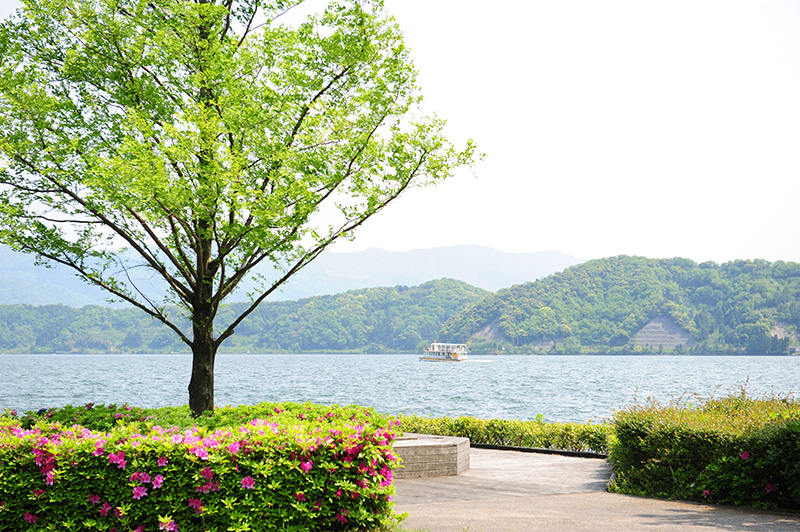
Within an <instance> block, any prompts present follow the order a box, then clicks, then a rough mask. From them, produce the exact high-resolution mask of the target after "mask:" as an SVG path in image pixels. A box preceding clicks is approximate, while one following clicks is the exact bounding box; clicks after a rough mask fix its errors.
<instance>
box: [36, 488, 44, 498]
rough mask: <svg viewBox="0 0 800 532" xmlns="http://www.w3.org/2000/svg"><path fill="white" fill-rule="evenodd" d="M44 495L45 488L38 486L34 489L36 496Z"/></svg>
mask: <svg viewBox="0 0 800 532" xmlns="http://www.w3.org/2000/svg"><path fill="white" fill-rule="evenodd" d="M42 495H44V490H42V489H39V488H36V489H35V490H33V496H34V497H41V496H42Z"/></svg>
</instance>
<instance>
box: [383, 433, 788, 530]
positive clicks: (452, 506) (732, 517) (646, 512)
mask: <svg viewBox="0 0 800 532" xmlns="http://www.w3.org/2000/svg"><path fill="white" fill-rule="evenodd" d="M610 477H611V467H610V465H609V464H608V463H606V462H605V461H604V460H599V459H592V458H572V457H564V456H558V455H547V454H537V453H522V452H516V451H496V450H486V449H475V448H472V449H471V450H470V469H469V470H468V471H466V472H465V473H462V474H461V475H458V476H449V477H434V478H421V479H397V480H395V486H396V488H397V495H396V496H395V497H394V500H395V502H396V510H397V512H398V513H408V517H407V519H406V520H405V521H404V523H403V526H404V527H405V528H407V529H409V530H427V531H430V532H462V531H465V530H468V531H469V532H528V531H536V532H550V531H559V532H563V531H566V532H570V531H574V532H584V531H586V532H590V531H591V532H604V531H608V532H612V531H613V532H629V531H653V532H662V531H663V532H668V531H670V532H671V531H679V530H680V531H681V532H717V531H721V532H722V531H724V532H800V515H794V514H783V513H775V512H761V511H755V510H743V509H739V508H730V507H720V506H709V505H702V504H694V503H688V502H676V501H663V500H658V499H645V498H640V497H630V496H626V495H618V494H612V493H607V492H606V491H605V487H606V484H607V482H608V480H609V479H610Z"/></svg>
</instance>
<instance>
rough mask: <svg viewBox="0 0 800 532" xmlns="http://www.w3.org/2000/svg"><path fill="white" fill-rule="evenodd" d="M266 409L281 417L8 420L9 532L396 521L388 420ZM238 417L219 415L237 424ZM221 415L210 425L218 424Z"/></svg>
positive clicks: (0, 446)
mask: <svg viewBox="0 0 800 532" xmlns="http://www.w3.org/2000/svg"><path fill="white" fill-rule="evenodd" d="M95 408H99V407H92V408H89V409H88V410H93V409H95ZM268 408H269V409H271V414H272V415H265V417H263V418H259V417H256V418H252V419H247V420H242V421H241V422H240V423H238V424H236V425H228V426H217V427H214V428H209V427H205V426H201V425H199V424H198V425H195V426H192V427H188V428H180V427H178V426H172V427H170V428H162V427H161V426H159V425H153V424H152V421H150V422H149V423H148V424H146V426H145V422H143V421H138V420H137V421H136V422H134V423H124V420H122V421H120V422H119V423H118V425H117V426H116V427H115V428H114V429H112V430H111V431H109V432H104V431H96V430H92V429H90V428H87V427H84V426H81V425H77V424H75V425H66V424H63V423H57V422H52V419H53V417H54V416H55V414H54V415H53V416H51V417H50V419H46V420H42V421H38V422H36V423H35V424H33V425H32V426H30V427H29V428H25V427H23V423H22V422H21V420H19V419H16V418H15V417H13V416H4V417H0V530H59V531H62V530H87V529H90V530H101V531H108V532H111V531H117V532H122V531H136V532H144V531H156V530H168V531H177V530H181V531H194V530H198V531H199V530H230V531H245V530H247V531H251V530H252V531H259V530H278V529H281V530H282V529H293V530H348V529H374V528H380V527H384V526H387V525H390V524H392V523H394V522H395V521H396V518H395V516H394V514H393V512H392V505H391V495H392V493H393V489H394V488H393V486H392V468H393V466H394V465H395V463H396V460H397V459H396V458H395V456H394V455H393V454H392V451H391V444H392V442H393V440H394V433H393V432H392V430H391V428H390V427H389V425H390V423H389V422H388V421H387V420H386V419H384V418H382V417H380V416H372V415H370V412H368V411H364V410H363V409H358V408H349V409H348V408H340V407H334V408H327V407H315V406H312V405H290V406H289V407H288V408H283V407H282V406H275V405H269V406H268V407H267V406H259V407H257V408H254V409H251V410H257V411H260V412H266V410H267V409H268ZM84 409H85V410H87V409H86V408H84ZM106 410H109V409H107V408H106ZM112 410H116V408H115V409H112ZM236 410H237V409H236V408H233V409H228V411H227V412H225V413H223V415H222V417H223V418H225V419H230V418H238V416H239V414H237V413H235V412H236ZM244 410H245V411H247V412H250V410H248V409H247V408H245V409H244ZM225 416H227V418H226V417H225ZM145 417H147V416H145ZM156 417H157V416H156ZM212 417H213V416H209V419H207V420H206V422H207V424H209V425H216V424H217V423H219V420H216V421H211V418H212ZM245 417H248V416H245ZM301 418H302V419H301ZM364 418H369V419H364ZM103 419H104V418H103ZM118 421H119V420H118ZM101 424H102V423H101Z"/></svg>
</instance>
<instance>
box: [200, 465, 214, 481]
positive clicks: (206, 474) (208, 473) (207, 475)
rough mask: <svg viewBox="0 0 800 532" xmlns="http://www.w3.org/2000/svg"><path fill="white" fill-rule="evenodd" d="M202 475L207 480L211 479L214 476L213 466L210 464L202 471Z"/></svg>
mask: <svg viewBox="0 0 800 532" xmlns="http://www.w3.org/2000/svg"><path fill="white" fill-rule="evenodd" d="M200 475H201V476H202V477H203V478H204V479H206V480H211V479H212V478H214V472H213V471H211V468H210V467H208V466H206V468H205V469H203V470H202V471H200Z"/></svg>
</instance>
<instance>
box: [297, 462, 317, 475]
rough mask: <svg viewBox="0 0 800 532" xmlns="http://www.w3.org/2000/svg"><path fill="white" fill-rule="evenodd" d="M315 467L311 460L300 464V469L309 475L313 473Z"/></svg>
mask: <svg viewBox="0 0 800 532" xmlns="http://www.w3.org/2000/svg"><path fill="white" fill-rule="evenodd" d="M312 467H314V462H313V461H312V460H309V461H308V462H300V469H302V470H303V473H308V472H309V471H311V468H312Z"/></svg>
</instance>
